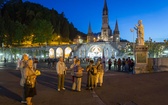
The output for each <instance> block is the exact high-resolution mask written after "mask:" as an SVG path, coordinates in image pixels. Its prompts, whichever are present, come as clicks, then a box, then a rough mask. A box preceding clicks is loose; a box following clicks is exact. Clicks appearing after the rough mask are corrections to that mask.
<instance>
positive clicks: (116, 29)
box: [114, 20, 119, 31]
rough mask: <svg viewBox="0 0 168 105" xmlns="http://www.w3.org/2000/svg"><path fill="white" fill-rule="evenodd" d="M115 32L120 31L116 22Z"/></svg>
mask: <svg viewBox="0 0 168 105" xmlns="http://www.w3.org/2000/svg"><path fill="white" fill-rule="evenodd" d="M114 31H119V29H118V21H117V20H116V24H115V29H114Z"/></svg>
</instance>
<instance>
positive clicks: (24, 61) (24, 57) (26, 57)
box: [20, 54, 29, 103]
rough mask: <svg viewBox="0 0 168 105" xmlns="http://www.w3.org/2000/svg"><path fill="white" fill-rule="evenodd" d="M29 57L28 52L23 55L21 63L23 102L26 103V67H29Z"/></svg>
mask: <svg viewBox="0 0 168 105" xmlns="http://www.w3.org/2000/svg"><path fill="white" fill-rule="evenodd" d="M28 59H29V57H28V55H27V54H23V55H22V60H21V63H20V72H21V79H20V85H21V86H22V87H23V94H22V101H21V103H26V98H25V79H26V77H25V75H24V73H25V68H26V67H27V61H28Z"/></svg>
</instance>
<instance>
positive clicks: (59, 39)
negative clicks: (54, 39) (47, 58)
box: [58, 35, 60, 45]
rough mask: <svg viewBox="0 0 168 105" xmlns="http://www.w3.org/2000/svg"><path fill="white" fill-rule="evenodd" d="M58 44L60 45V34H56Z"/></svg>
mask: <svg viewBox="0 0 168 105" xmlns="http://www.w3.org/2000/svg"><path fill="white" fill-rule="evenodd" d="M58 45H60V35H58Z"/></svg>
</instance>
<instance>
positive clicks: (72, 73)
mask: <svg viewBox="0 0 168 105" xmlns="http://www.w3.org/2000/svg"><path fill="white" fill-rule="evenodd" d="M75 63H76V56H75V57H74V59H73V64H72V65H71V66H70V69H71V75H72V83H73V82H74V69H73V68H74V67H75Z"/></svg>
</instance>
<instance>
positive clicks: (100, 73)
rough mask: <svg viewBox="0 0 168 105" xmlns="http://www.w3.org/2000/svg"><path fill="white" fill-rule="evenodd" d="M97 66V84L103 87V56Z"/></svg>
mask: <svg viewBox="0 0 168 105" xmlns="http://www.w3.org/2000/svg"><path fill="white" fill-rule="evenodd" d="M96 67H97V77H96V84H97V86H100V87H101V86H102V84H103V76H104V66H103V64H102V63H101V58H100V59H98V61H97V64H96Z"/></svg>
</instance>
